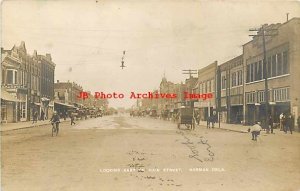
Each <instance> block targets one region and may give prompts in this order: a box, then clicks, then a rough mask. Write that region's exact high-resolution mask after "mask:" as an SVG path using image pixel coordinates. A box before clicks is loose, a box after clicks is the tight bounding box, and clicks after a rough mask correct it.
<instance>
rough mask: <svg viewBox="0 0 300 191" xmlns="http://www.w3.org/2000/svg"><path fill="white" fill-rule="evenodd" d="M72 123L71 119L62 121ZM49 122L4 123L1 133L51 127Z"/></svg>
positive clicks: (0, 129)
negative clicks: (45, 126)
mask: <svg viewBox="0 0 300 191" xmlns="http://www.w3.org/2000/svg"><path fill="white" fill-rule="evenodd" d="M67 121H70V119H66V120H61V122H62V123H64V122H67ZM50 124H51V123H50V121H49V120H45V121H37V123H32V121H24V122H18V123H2V124H1V128H0V132H5V131H14V130H19V129H27V128H32V127H38V126H42V125H50Z"/></svg>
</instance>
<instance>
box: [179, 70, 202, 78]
mask: <svg viewBox="0 0 300 191" xmlns="http://www.w3.org/2000/svg"><path fill="white" fill-rule="evenodd" d="M182 72H183V73H182V74H188V75H189V76H190V78H192V74H198V71H197V70H192V69H188V70H182Z"/></svg>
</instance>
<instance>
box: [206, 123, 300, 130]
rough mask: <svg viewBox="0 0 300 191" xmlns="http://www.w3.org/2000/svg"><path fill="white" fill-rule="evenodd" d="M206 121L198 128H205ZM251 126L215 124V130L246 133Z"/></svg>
mask: <svg viewBox="0 0 300 191" xmlns="http://www.w3.org/2000/svg"><path fill="white" fill-rule="evenodd" d="M206 124H207V123H206V121H200V126H202V127H205V128H206ZM250 127H251V126H248V125H242V124H228V123H220V128H219V123H215V128H216V129H222V130H227V131H234V132H238V133H248V129H249V128H250ZM273 131H274V133H276V132H280V130H279V129H274V130H273ZM293 132H296V133H299V131H297V130H296V131H295V130H294V131H293Z"/></svg>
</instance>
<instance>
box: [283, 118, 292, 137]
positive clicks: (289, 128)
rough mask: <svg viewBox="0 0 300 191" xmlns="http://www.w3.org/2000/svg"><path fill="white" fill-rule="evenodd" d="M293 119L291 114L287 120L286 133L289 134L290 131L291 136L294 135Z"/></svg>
mask: <svg viewBox="0 0 300 191" xmlns="http://www.w3.org/2000/svg"><path fill="white" fill-rule="evenodd" d="M293 123H294V122H293V117H292V115H291V114H288V115H287V116H286V118H285V131H284V132H285V133H287V132H288V131H290V132H291V134H293Z"/></svg>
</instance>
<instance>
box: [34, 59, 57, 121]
mask: <svg viewBox="0 0 300 191" xmlns="http://www.w3.org/2000/svg"><path fill="white" fill-rule="evenodd" d="M38 63H39V65H40V68H41V81H40V84H41V108H40V110H41V111H40V112H41V116H42V117H44V118H46V119H47V118H49V117H51V116H52V113H53V106H54V103H53V100H54V72H55V63H53V61H52V58H51V54H46V55H45V56H44V55H38Z"/></svg>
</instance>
